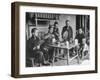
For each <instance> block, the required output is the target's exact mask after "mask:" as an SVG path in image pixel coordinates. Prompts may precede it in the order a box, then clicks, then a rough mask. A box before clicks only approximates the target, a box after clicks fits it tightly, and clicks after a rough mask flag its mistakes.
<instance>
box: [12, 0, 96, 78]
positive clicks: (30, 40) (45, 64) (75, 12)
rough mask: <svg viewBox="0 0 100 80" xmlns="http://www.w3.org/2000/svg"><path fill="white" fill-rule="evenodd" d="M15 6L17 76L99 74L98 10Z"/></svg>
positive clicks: (81, 7)
mask: <svg viewBox="0 0 100 80" xmlns="http://www.w3.org/2000/svg"><path fill="white" fill-rule="evenodd" d="M13 6H14V7H12V8H13V12H12V14H13V15H12V16H13V18H12V19H13V20H12V32H13V34H12V48H13V50H12V64H13V65H12V73H13V74H12V75H13V76H15V77H24V76H25V77H39V76H55V75H69V74H85V73H97V7H93V6H75V5H57V4H39V3H24V2H22V3H19V2H18V3H16V2H15V3H14V4H13Z"/></svg>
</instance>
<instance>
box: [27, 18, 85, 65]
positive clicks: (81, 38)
mask: <svg viewBox="0 0 100 80" xmlns="http://www.w3.org/2000/svg"><path fill="white" fill-rule="evenodd" d="M69 22H70V21H69V20H66V21H65V24H66V25H65V26H64V27H63V29H62V32H61V36H62V41H60V32H59V27H58V22H54V25H53V26H52V25H50V26H49V27H48V32H47V33H46V34H45V35H44V39H43V40H40V38H39V37H38V29H37V28H33V29H32V30H31V33H32V37H31V38H30V39H29V40H28V41H27V42H26V43H27V44H26V46H27V47H26V57H27V58H30V57H34V58H35V62H36V63H37V65H38V66H40V65H50V63H51V62H52V58H53V51H54V49H53V48H52V47H50V46H49V45H50V44H52V43H53V40H55V42H56V43H57V42H63V43H64V42H66V41H68V42H69V43H71V42H72V41H73V29H72V27H71V26H70V25H69ZM75 39H77V40H78V43H79V50H81V51H83V47H84V44H85V42H86V41H85V35H84V33H83V30H82V28H80V29H79V33H78V34H77V35H76V37H75ZM81 51H80V52H81Z"/></svg>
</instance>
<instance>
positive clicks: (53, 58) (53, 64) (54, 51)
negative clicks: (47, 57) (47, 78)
mask: <svg viewBox="0 0 100 80" xmlns="http://www.w3.org/2000/svg"><path fill="white" fill-rule="evenodd" d="M55 51H56V48H54V52H53V59H52V66H53V65H54V61H55Z"/></svg>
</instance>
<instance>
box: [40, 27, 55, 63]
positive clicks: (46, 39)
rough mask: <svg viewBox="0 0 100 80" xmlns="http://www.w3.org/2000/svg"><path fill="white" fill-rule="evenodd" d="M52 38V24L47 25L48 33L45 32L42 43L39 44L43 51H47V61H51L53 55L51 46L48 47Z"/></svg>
mask: <svg viewBox="0 0 100 80" xmlns="http://www.w3.org/2000/svg"><path fill="white" fill-rule="evenodd" d="M53 39H54V34H53V26H51V25H50V26H49V28H48V33H46V34H45V36H44V43H43V44H42V45H41V48H42V50H43V51H44V52H47V53H48V58H47V59H48V60H49V62H52V57H53V48H52V47H50V46H49V45H50V44H52V43H53V42H52V41H53Z"/></svg>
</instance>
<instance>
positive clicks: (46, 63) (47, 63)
mask: <svg viewBox="0 0 100 80" xmlns="http://www.w3.org/2000/svg"><path fill="white" fill-rule="evenodd" d="M42 65H50V63H49V62H44V63H42Z"/></svg>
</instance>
